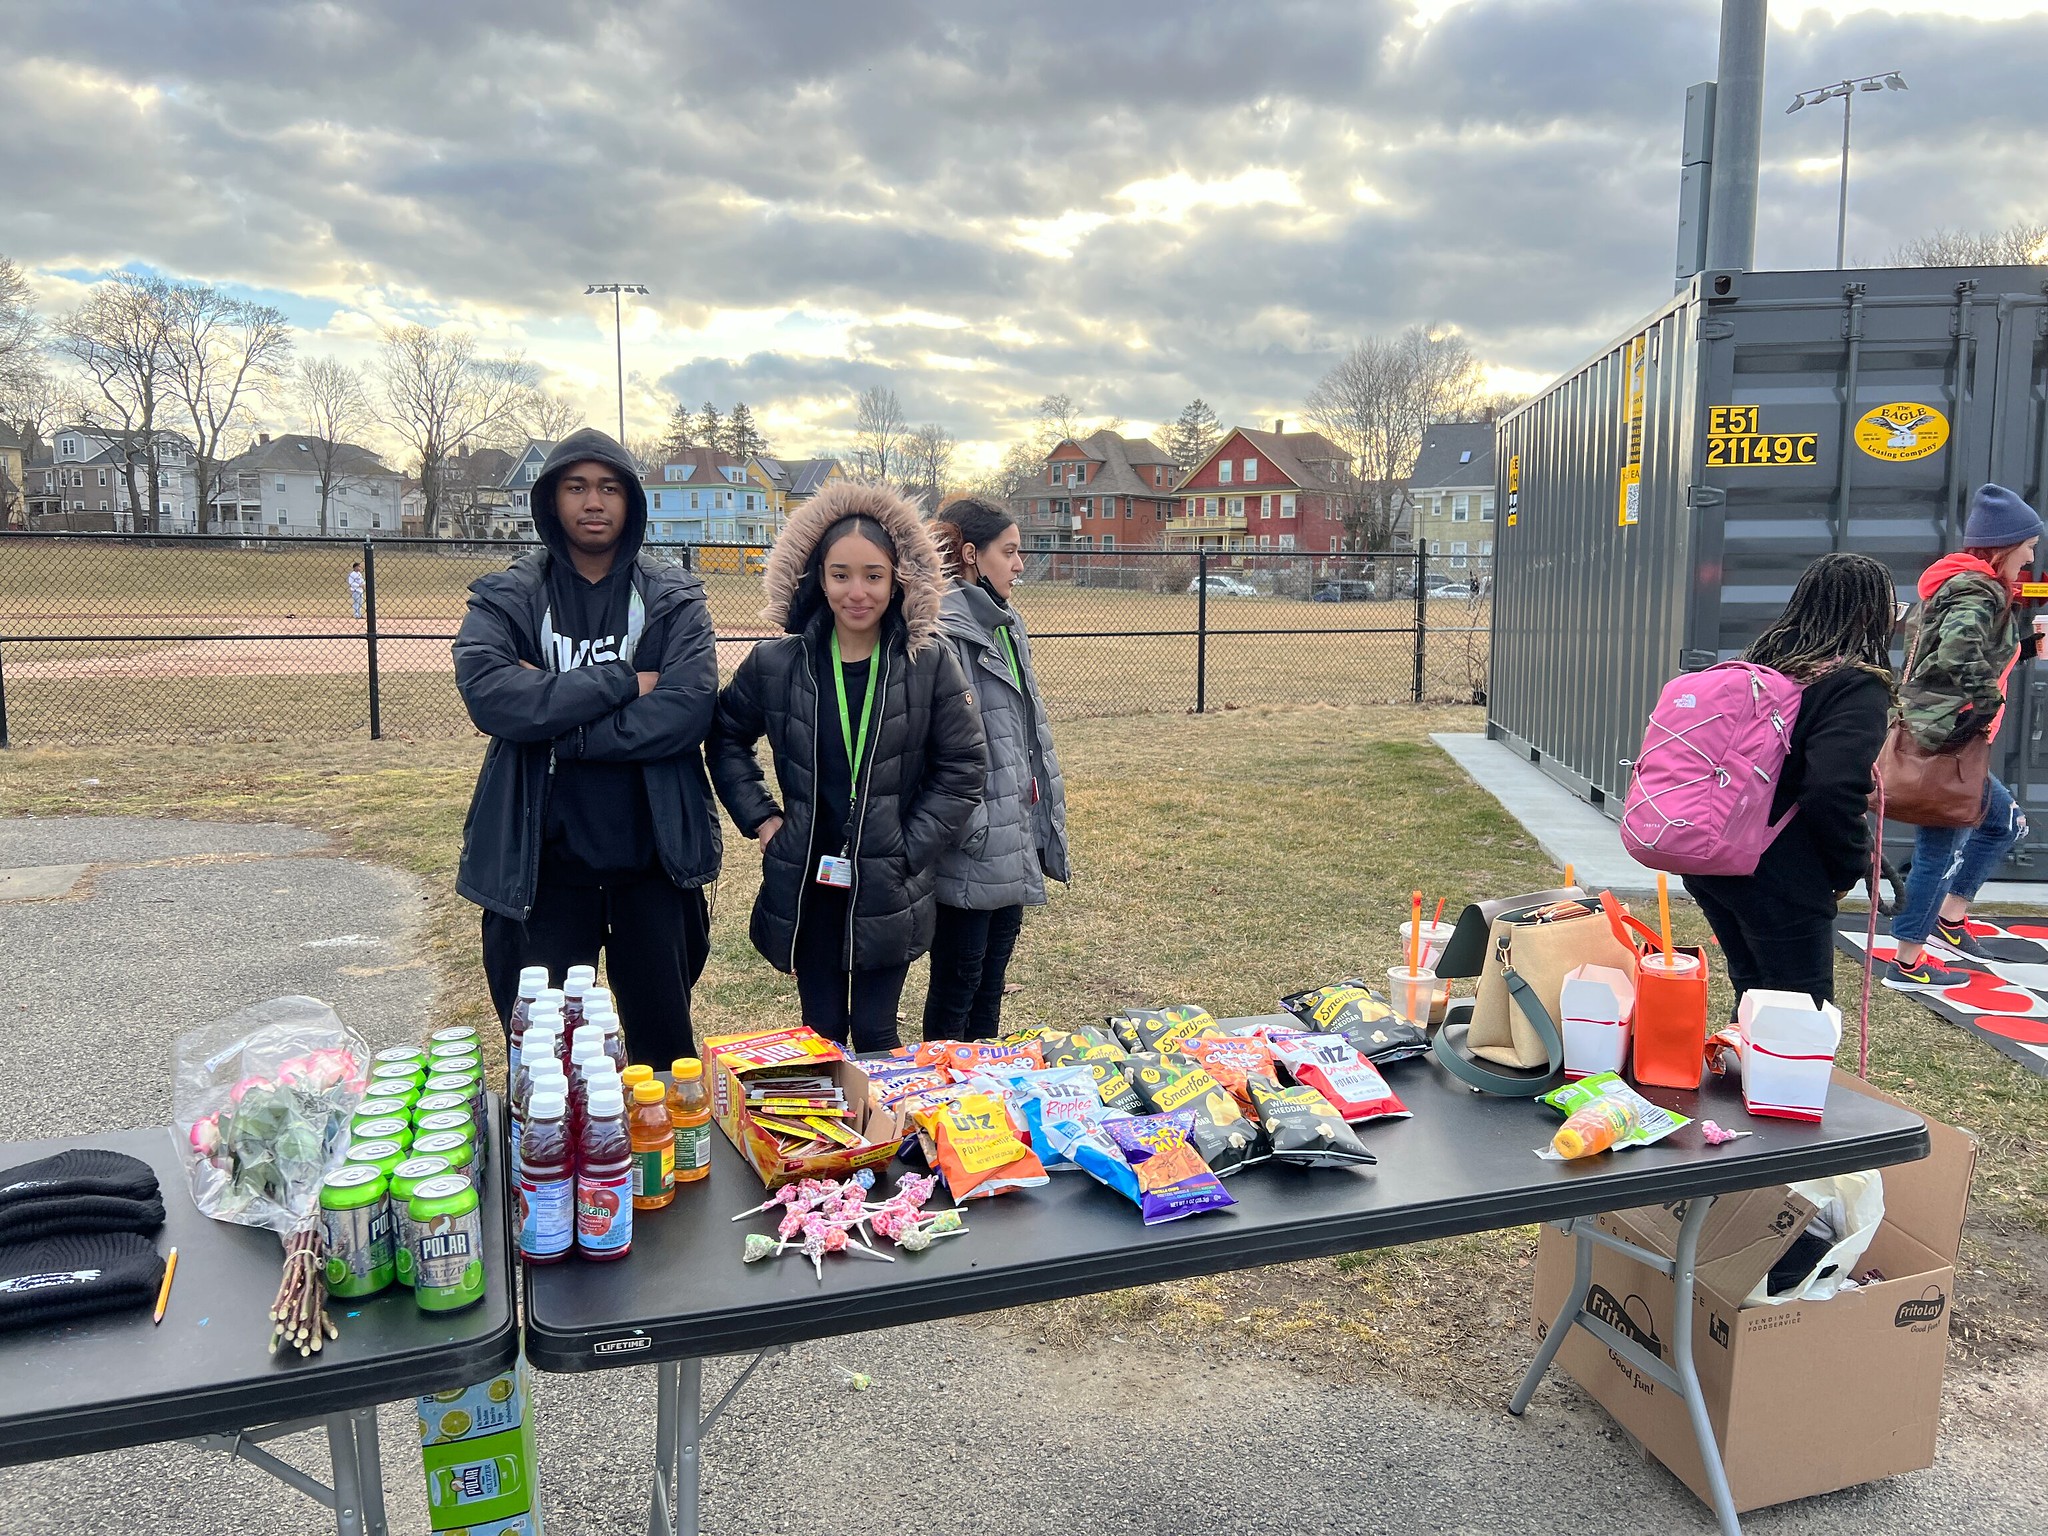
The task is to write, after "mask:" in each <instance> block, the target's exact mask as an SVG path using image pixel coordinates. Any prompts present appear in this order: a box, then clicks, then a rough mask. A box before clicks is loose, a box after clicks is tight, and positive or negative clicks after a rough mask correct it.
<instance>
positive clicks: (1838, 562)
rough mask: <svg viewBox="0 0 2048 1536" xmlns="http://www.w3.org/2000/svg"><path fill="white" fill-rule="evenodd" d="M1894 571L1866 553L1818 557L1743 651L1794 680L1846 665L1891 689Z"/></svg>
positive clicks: (1746, 657) (1750, 659)
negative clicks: (1771, 620)
mask: <svg viewBox="0 0 2048 1536" xmlns="http://www.w3.org/2000/svg"><path fill="white" fill-rule="evenodd" d="M1896 601H1897V596H1896V593H1895V590H1894V588H1893V586H1892V573H1891V572H1890V571H1889V570H1887V569H1886V568H1885V566H1884V564H1883V563H1882V562H1881V561H1877V560H1873V559H1872V558H1871V557H1870V556H1869V555H1857V554H1834V555H1822V556H1821V557H1820V558H1819V559H1818V560H1816V561H1814V562H1813V564H1811V565H1809V566H1808V567H1807V568H1806V570H1805V571H1804V573H1802V574H1801V576H1800V578H1799V582H1798V585H1796V586H1794V587H1793V588H1792V597H1791V600H1790V601H1789V602H1787V603H1786V604H1785V611H1784V612H1783V613H1781V614H1779V615H1778V619H1777V622H1776V623H1774V624H1772V625H1771V626H1770V627H1769V628H1768V629H1766V630H1765V631H1764V632H1763V633H1762V634H1760V635H1758V636H1757V637H1756V639H1754V640H1753V641H1751V642H1750V645H1749V649H1748V650H1746V651H1744V652H1743V653H1742V659H1743V660H1744V661H1748V662H1754V663H1755V664H1756V665H1757V666H1760V667H1771V668H1774V669H1775V670H1777V671H1779V672H1782V673H1784V674H1785V675H1786V676H1787V677H1789V678H1791V679H1792V680H1793V681H1794V682H1799V683H1810V682H1812V681H1813V680H1814V679H1815V678H1816V677H1819V676H1820V675H1821V674H1822V673H1824V672H1829V671H1832V670H1833V669H1834V668H1835V667H1836V666H1839V665H1841V664H1843V663H1847V664H1848V665H1850V666H1854V667H1859V668H1861V669H1862V670H1863V671H1865V672H1870V673H1873V674H1875V675H1876V676H1877V677H1879V678H1882V679H1883V680H1884V683H1885V686H1886V687H1887V688H1890V687H1891V686H1892V667H1891V643H1892V618H1893V604H1894V603H1895V602H1896Z"/></svg>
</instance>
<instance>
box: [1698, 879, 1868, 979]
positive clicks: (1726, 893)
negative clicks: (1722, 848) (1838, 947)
mask: <svg viewBox="0 0 2048 1536" xmlns="http://www.w3.org/2000/svg"><path fill="white" fill-rule="evenodd" d="M1685 888H1686V890H1687V892H1688V893H1689V894H1690V895H1691V896H1692V898H1693V900H1694V901H1696V902H1698V903H1699V905H1700V910H1701V911H1702V912H1704V913H1706V915H1707V922H1708V923H1709V924H1711V925H1712V927H1713V930H1714V937H1715V938H1716V939H1718V940H1719V941H1720V944H1721V952H1722V954H1723V955H1725V956H1726V957H1727V961H1728V980H1729V982H1730V983H1731V984H1732V985H1733V986H1734V988H1735V998H1736V1001H1737V1002H1738V1003H1740V1002H1741V1000H1742V994H1743V993H1745V992H1748V991H1750V990H1752V989H1754V988H1758V987H1761V988H1764V989H1765V990H1767V991H1774V992H1804V993H1806V994H1807V995H1808V996H1809V997H1811V998H1813V999H1814V1000H1815V1001H1816V1002H1828V1001H1832V1000H1833V998H1834V995H1835V951H1834V944H1835V936H1834V925H1835V907H1834V904H1833V902H1832V901H1830V902H1828V903H1826V904H1825V905H1820V904H1816V903H1813V902H1804V903H1795V902H1788V901H1785V900H1783V899H1782V898H1781V897H1779V896H1778V895H1777V894H1776V893H1775V892H1773V891H1772V890H1771V888H1770V886H1769V884H1768V882H1766V881H1765V880H1763V879H1760V878H1756V877H1736V876H1730V877H1727V878H1720V879H1700V878H1693V879H1688V880H1687V881H1686V882H1685Z"/></svg>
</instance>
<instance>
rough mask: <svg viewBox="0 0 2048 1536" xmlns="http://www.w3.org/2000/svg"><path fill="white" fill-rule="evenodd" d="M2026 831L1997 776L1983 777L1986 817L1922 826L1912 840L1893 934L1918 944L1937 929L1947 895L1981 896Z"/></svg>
mask: <svg viewBox="0 0 2048 1536" xmlns="http://www.w3.org/2000/svg"><path fill="white" fill-rule="evenodd" d="M2026 835H2027V818H2026V817H2024V816H2022V815H2021V814H2020V809H2019V807H2018V806H2017V805H2015V804H2013V798H2012V792H2011V791H2010V790H2008V789H2007V788H2006V787H2005V786H2004V785H2003V784H2001V783H1999V782H1998V780H1997V779H1995V778H1991V779H1986V780H1985V781H1984V815H1983V816H1982V818H1980V819H1979V821H1978V822H1977V825H1976V826H1974V827H1922V828H1920V830H1919V833H1918V835H1917V836H1915V837H1914V839H1913V868H1912V872H1911V873H1909V874H1908V875H1907V876H1906V894H1905V895H1904V896H1903V897H1902V898H1901V899H1900V901H1899V910H1898V915H1897V916H1895V917H1894V918H1893V919H1892V937H1893V938H1894V939H1896V940H1898V942H1899V943H1901V944H1918V943H1920V942H1922V941H1923V940H1924V939H1926V937H1927V936H1928V935H1929V934H1930V933H1932V932H1934V920H1935V916H1936V914H1938V913H1939V912H1940V910H1941V903H1942V899H1943V898H1944V897H1947V896H1960V897H1962V899H1963V900H1965V901H1973V900H1975V899H1976V895H1977V892H1978V891H1979V890H1980V889H1982V887H1983V885H1984V882H1985V881H1986V880H1989V879H1990V878H1991V875H1992V872H1993V871H1994V870H1996V869H1997V868H1998V866H1999V865H2000V864H2001V863H2003V862H2004V860H2005V856H2006V855H2007V854H2008V853H2010V852H2012V849H2013V845H2014V844H2016V843H2017V842H2019V840H2020V839H2021V838H2023V837H2025V836H2026Z"/></svg>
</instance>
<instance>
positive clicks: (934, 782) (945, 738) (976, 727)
mask: <svg viewBox="0 0 2048 1536" xmlns="http://www.w3.org/2000/svg"><path fill="white" fill-rule="evenodd" d="M931 654H932V655H933V656H935V657H936V658H937V667H938V676H937V677H936V678H935V679H934V680H933V683H932V721H931V732H930V734H929V735H928V736H927V737H926V738H925V749H924V751H925V769H924V780H923V782H922V783H921V784H920V785H919V786H918V794H917V801H916V803H915V804H913V805H911V806H909V807H908V808H907V809H906V811H905V813H904V817H903V850H904V853H905V854H906V855H907V856H908V857H909V860H910V865H911V868H913V869H921V868H923V867H924V866H926V865H927V864H930V863H932V862H933V861H935V860H936V859H937V858H938V857H939V855H940V854H942V853H944V852H945V851H946V850H947V849H948V848H951V847H953V846H954V845H955V844H957V843H958V842H959V841H960V838H961V834H962V833H963V832H964V831H965V830H966V828H967V820H968V818H969V817H970V816H972V815H973V814H974V808H975V807H976V806H977V805H979V804H981V791H982V784H983V782H984V781H985V780H986V779H987V777H988V738H987V736H986V735H985V734H984V732H983V731H982V728H981V710H980V709H979V708H978V707H977V706H976V704H975V702H974V695H973V693H972V692H971V691H970V690H969V688H968V686H967V675H966V674H965V673H964V672H962V671H961V670H960V663H959V661H958V659H956V658H955V657H954V655H953V648H952V647H951V646H949V645H944V644H939V645H935V646H933V647H932V650H931Z"/></svg>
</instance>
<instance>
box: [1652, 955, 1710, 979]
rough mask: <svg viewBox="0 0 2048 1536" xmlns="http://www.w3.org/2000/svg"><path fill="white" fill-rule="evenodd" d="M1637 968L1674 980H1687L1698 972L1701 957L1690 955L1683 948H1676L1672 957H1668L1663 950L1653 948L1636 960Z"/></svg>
mask: <svg viewBox="0 0 2048 1536" xmlns="http://www.w3.org/2000/svg"><path fill="white" fill-rule="evenodd" d="M1636 968H1637V969H1638V970H1642V971H1650V972H1652V973H1654V974H1655V975H1658V976H1664V977H1668V978H1670V979H1671V980H1673V981H1685V980H1687V979H1689V978H1690V977H1692V976H1693V975H1694V974H1696V973H1697V972H1698V970H1699V968H1700V957H1699V956H1698V955H1688V954H1687V953H1686V952H1685V951H1684V950H1682V949H1674V950H1673V951H1672V952H1671V956H1670V958H1669V959H1666V958H1665V955H1664V951H1663V950H1661V949H1653V950H1651V951H1650V952H1649V953H1648V954H1647V955H1645V956H1643V958H1642V959H1641V960H1639V961H1637V962H1636Z"/></svg>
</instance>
